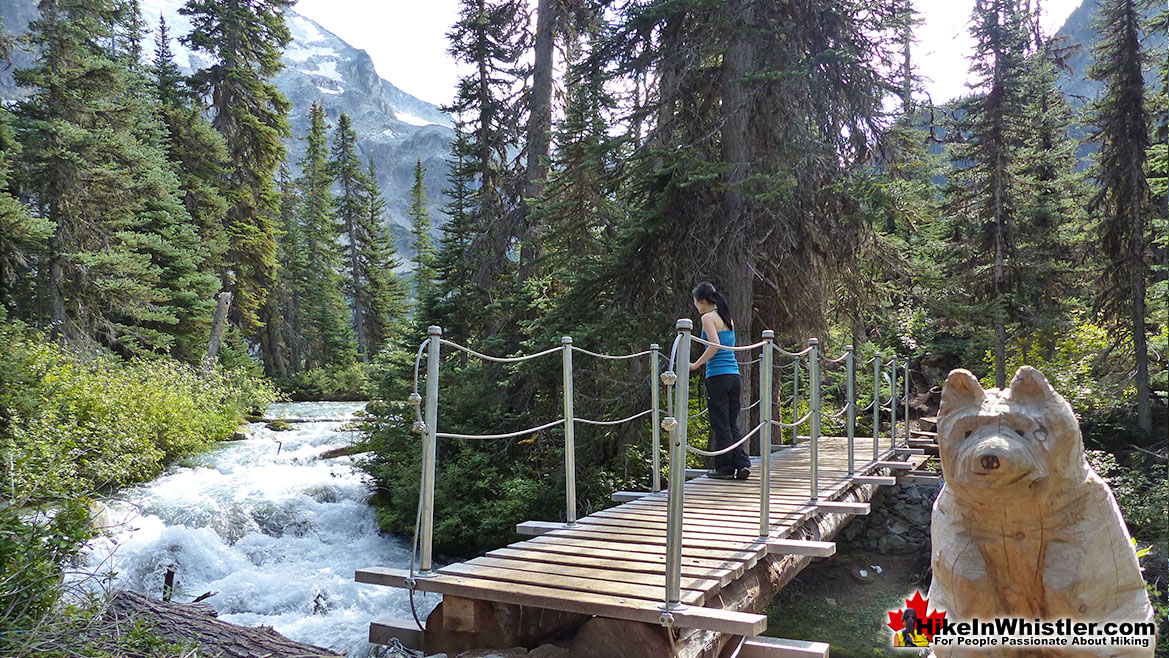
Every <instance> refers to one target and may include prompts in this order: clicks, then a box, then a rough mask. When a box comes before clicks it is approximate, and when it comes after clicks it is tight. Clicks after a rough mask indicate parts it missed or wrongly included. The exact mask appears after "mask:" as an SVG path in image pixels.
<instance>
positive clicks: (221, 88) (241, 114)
mask: <svg viewBox="0 0 1169 658" xmlns="http://www.w3.org/2000/svg"><path fill="white" fill-rule="evenodd" d="M291 4H292V2H291V0H188V1H187V3H186V5H184V6H183V8H182V9H180V10H179V11H180V13H182V14H183V15H185V16H189V17H190V19H191V25H192V30H191V32H190V34H188V35H187V36H185V37H183V42H184V43H186V44H187V45H188V46H189V47H190V48H192V49H193V50H195V51H196V52H201V53H205V54H206V55H207V56H208V58H209V59H210V60H211V61H213V62H214V64H212V65H211V66H210V67H208V68H206V69H202V70H199V71H197V72H195V74H194V75H193V76H192V78H191V85H192V89H193V90H194V91H195V92H196V93H197V94H198V95H199V97H201V98H203V99H207V100H209V102H210V110H211V115H212V119H211V124H212V126H214V128H215V129H216V130H217V131H218V132H219V134H220V135H221V136H222V137H223V139H224V142H225V143H226V144H227V148H228V162H229V164H228V169H227V171H226V173H225V175H224V176H223V191H224V196H225V198H226V199H227V202H228V206H227V208H228V209H227V216H226V220H225V233H226V236H227V244H228V251H227V254H226V258H225V260H224V264H223V269H222V272H221V276H222V279H223V285H224V287H225V289H228V290H230V291H232V292H233V293H234V298H233V301H232V317H233V319H234V320H235V322H236V323H237V324H238V325H239V326H240V328H241V329H243V330H244V332H245V333H255V332H256V331H257V330H258V328H259V325H260V324H261V322H262V321H261V319H260V316H259V315H258V313H259V310H260V309H261V308H263V307H264V299H265V297H266V296H267V294H268V291H269V290H270V287H271V285H272V283H273V281H274V278H275V274H276V272H275V267H276V233H277V230H276V222H277V214H278V212H279V202H280V201H279V195H277V193H276V190H275V187H274V185H273V180H272V179H273V174H274V173H275V171H276V168H277V166H278V165H279V164H280V163H281V162H282V161H283V160H284V144H283V142H282V141H281V140H282V139H283V138H284V137H287V136H288V135H289V127H288V120H287V114H288V109H289V107H290V104H289V102H288V100H287V99H285V98H284V96H283V95H282V94H281V93H280V92H279V91H278V90H277V89H276V87H275V85H273V84H272V82H271V79H272V77H273V76H275V75H276V74H277V73H278V72H279V71H280V69H281V68H282V64H281V62H280V51H281V49H283V48H284V47H285V46H286V45H288V42H289V40H290V39H291V36H290V34H289V32H288V27H287V26H286V25H285V22H284V10H285V9H286V8H288V7H289V6H290V5H291ZM269 319H270V318H269Z"/></svg>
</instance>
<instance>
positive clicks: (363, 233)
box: [357, 158, 409, 354]
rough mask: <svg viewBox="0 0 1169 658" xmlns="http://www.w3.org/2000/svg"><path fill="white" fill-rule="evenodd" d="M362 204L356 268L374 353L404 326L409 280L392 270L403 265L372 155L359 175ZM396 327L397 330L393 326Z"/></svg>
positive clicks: (370, 344)
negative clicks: (390, 228)
mask: <svg viewBox="0 0 1169 658" xmlns="http://www.w3.org/2000/svg"><path fill="white" fill-rule="evenodd" d="M362 182H363V183H364V184H365V189H364V191H363V196H362V200H363V202H364V203H363V208H364V212H363V213H362V215H361V218H360V221H359V227H358V229H359V230H358V233H357V235H358V238H359V239H358V244H359V245H360V248H359V250H358V268H359V270H360V280H361V282H362V284H363V285H362V288H363V290H362V296H361V297H362V299H363V300H365V303H366V304H367V309H366V313H365V318H366V320H365V328H366V332H367V334H368V336H369V353H370V354H377V353H378V352H380V351H381V350H382V349H383V348H384V347H385V346H386V344H387V343H390V342H392V341H394V340H395V339H396V338H397V337H398V335H399V334H400V333H401V331H402V329H404V328H405V327H404V323H403V322H402V320H403V319H404V318H405V317H406V310H407V302H406V298H407V296H408V294H409V286H408V284H407V283H406V282H405V281H404V280H402V278H401V277H399V276H398V275H397V274H395V273H394V270H395V269H397V268H398V267H400V266H401V265H402V263H401V262H400V261H399V260H398V257H397V254H396V253H395V251H394V243H393V240H392V239H391V238H390V234H389V231H388V230H386V228H385V226H386V219H385V212H386V202H385V199H384V198H382V192H381V189H379V187H378V183H377V167H376V166H375V165H374V162H373V158H370V160H369V169H368V170H367V171H366V173H365V176H364V177H363V178H362ZM395 327H396V328H397V330H395Z"/></svg>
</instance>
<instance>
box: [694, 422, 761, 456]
mask: <svg viewBox="0 0 1169 658" xmlns="http://www.w3.org/2000/svg"><path fill="white" fill-rule="evenodd" d="M761 429H763V423H759V424H758V425H756V426H755V428H754V429H752V430H751V431H750V432H747V433H746V434H744V435H743V438H741V439H739V440H738V441H735V442H734V443H733V444H731V445H729V446H727V447H725V448H723V449H722V450H714V451H710V450H703V449H701V448H695V447H694V446H692V445H690V444H686V450H688V451H690V452H693V453H695V454H698V455H702V456H704V457H718V456H720V455H725V454H727V453H728V452H730V451H732V450H734V449H735V448H738V447H739V446H741V445H743V444H744V443H745V442H746V441H747V439H749V438H751V437H752V436H754V435H755V433H756V432H758V431H759V430H761Z"/></svg>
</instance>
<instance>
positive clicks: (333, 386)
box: [280, 362, 374, 400]
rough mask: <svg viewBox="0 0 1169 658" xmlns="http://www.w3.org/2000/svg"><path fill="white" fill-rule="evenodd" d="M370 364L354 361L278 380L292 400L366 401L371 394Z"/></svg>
mask: <svg viewBox="0 0 1169 658" xmlns="http://www.w3.org/2000/svg"><path fill="white" fill-rule="evenodd" d="M371 375H372V366H371V365H370V364H368V363H361V362H354V363H349V364H346V365H338V366H327V367H323V368H313V369H312V370H306V371H304V372H302V373H298V374H296V375H294V376H292V377H289V378H288V379H284V380H282V381H280V390H281V391H283V392H284V393H285V394H287V395H288V397H289V398H291V399H293V400H368V399H370V398H372V397H373V393H374V385H373V381H372V378H371Z"/></svg>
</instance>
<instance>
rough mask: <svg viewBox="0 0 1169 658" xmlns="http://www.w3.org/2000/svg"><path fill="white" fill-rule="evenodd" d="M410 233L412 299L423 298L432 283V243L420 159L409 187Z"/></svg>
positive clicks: (422, 168) (428, 210) (427, 293)
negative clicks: (412, 261) (412, 241)
mask: <svg viewBox="0 0 1169 658" xmlns="http://www.w3.org/2000/svg"><path fill="white" fill-rule="evenodd" d="M410 234H411V235H412V236H413V237H414V243H413V245H412V246H413V249H414V299H425V298H426V297H429V296H430V294H431V292H430V290H431V286H433V285H434V244H433V243H432V242H431V241H430V208H429V206H428V205H427V202H426V168H425V167H423V166H422V160H419V161H418V162H416V163H415V164H414V185H413V186H412V187H411V188H410Z"/></svg>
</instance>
